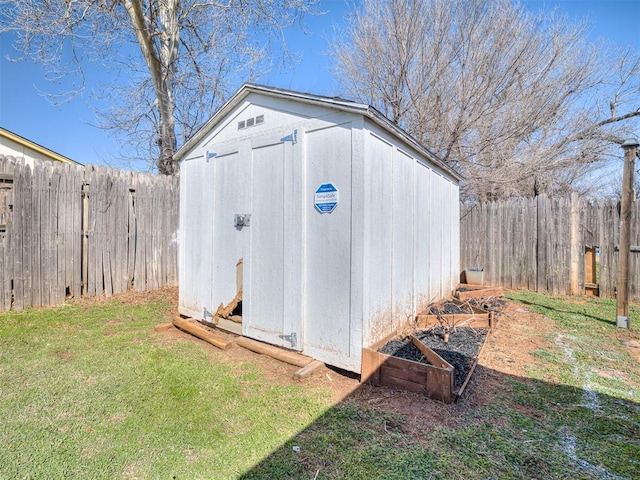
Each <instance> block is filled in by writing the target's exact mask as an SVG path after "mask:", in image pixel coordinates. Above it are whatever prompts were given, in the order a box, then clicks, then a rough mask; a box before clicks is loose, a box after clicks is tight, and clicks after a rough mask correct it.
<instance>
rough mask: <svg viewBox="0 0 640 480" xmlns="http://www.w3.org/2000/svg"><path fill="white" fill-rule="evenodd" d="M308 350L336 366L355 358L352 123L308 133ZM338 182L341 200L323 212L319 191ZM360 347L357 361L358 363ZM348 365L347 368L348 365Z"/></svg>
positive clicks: (306, 211) (306, 313) (306, 297)
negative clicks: (318, 205)
mask: <svg viewBox="0 0 640 480" xmlns="http://www.w3.org/2000/svg"><path fill="white" fill-rule="evenodd" d="M304 143H305V152H306V155H305V156H306V174H305V176H306V182H305V185H306V186H305V191H306V193H305V198H304V211H305V217H306V222H305V223H306V229H305V230H306V231H305V248H304V255H305V291H304V298H305V302H304V309H305V313H304V318H305V322H304V324H305V331H304V342H305V352H306V353H308V354H310V355H312V356H313V357H315V358H317V359H319V360H322V361H326V362H328V363H331V364H333V365H339V366H342V365H345V364H346V365H353V364H354V363H353V360H352V358H351V357H353V356H354V355H356V352H353V351H352V348H351V334H352V330H351V319H352V317H351V311H350V307H351V304H350V301H351V275H350V268H349V266H350V264H351V124H350V123H346V124H341V125H334V126H331V127H329V128H321V129H319V130H309V131H307V132H306V133H305V135H304ZM323 183H333V184H334V185H335V186H336V188H337V189H338V194H339V202H338V205H337V207H336V209H335V210H334V211H333V212H332V213H324V214H323V213H320V212H319V211H318V210H316V208H315V206H314V201H313V198H314V194H315V191H316V190H317V189H318V187H319V186H320V185H322V184H323ZM359 355H360V352H359V351H358V352H357V357H358V359H357V365H358V366H359ZM343 368H346V367H343Z"/></svg>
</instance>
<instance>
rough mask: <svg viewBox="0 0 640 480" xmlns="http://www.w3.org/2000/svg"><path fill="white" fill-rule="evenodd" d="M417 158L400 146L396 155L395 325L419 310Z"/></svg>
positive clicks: (394, 223) (393, 228) (394, 174)
mask: <svg viewBox="0 0 640 480" xmlns="http://www.w3.org/2000/svg"><path fill="white" fill-rule="evenodd" d="M416 163H417V162H416V160H415V159H414V158H413V157H411V156H410V155H409V154H407V153H405V152H403V151H402V150H400V149H396V150H395V152H394V156H393V198H392V206H393V224H392V233H393V238H392V247H391V252H392V256H393V258H392V264H391V265H392V279H391V286H392V292H391V302H392V303H391V304H392V320H393V324H392V327H393V329H397V328H398V327H399V326H400V325H401V324H402V323H403V322H404V321H407V320H410V319H412V318H413V317H414V315H415V314H416V312H415V310H414V304H413V292H414V286H413V264H414V257H413V249H414V246H413V242H414V230H415V228H414V220H413V215H414V213H413V210H414V201H413V198H414V194H415V185H414V181H413V176H414V169H415V168H424V167H419V166H416Z"/></svg>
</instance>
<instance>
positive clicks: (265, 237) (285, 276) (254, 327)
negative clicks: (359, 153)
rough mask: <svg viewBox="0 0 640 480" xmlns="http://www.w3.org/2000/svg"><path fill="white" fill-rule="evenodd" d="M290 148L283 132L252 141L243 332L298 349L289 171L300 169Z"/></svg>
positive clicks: (293, 196)
mask: <svg viewBox="0 0 640 480" xmlns="http://www.w3.org/2000/svg"><path fill="white" fill-rule="evenodd" d="M296 148H297V149H300V146H299V145H296V144H295V142H293V141H291V138H287V137H284V138H280V137H276V138H273V139H261V140H257V141H253V142H252V147H251V154H250V155H251V162H250V165H251V167H250V168H251V209H250V214H251V218H250V226H249V228H247V229H246V231H247V232H248V233H249V234H250V242H249V243H250V244H249V255H245V265H244V275H245V280H244V281H245V300H244V301H243V334H244V335H246V336H249V337H252V338H255V339H257V340H261V341H264V342H268V343H271V344H274V345H278V346H282V347H286V348H290V349H293V350H300V349H301V348H302V329H301V325H302V316H301V288H302V287H301V285H300V284H301V282H302V278H301V273H300V271H301V266H300V264H301V254H300V252H301V228H300V225H301V223H302V222H301V220H300V219H301V215H302V212H301V208H300V205H299V201H300V198H299V196H298V195H297V192H299V191H300V187H299V185H300V184H301V182H300V179H296V178H295V176H296V175H298V173H300V172H301V171H302V170H301V167H300V166H299V162H295V161H294V157H296V155H294V151H295V149H296ZM296 185H298V186H297V187H296ZM245 245H246V244H245ZM296 277H297V278H296Z"/></svg>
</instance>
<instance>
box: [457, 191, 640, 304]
mask: <svg viewBox="0 0 640 480" xmlns="http://www.w3.org/2000/svg"><path fill="white" fill-rule="evenodd" d="M572 202H573V203H572ZM461 212H462V216H461V221H460V238H461V245H460V260H461V266H462V268H467V267H483V268H484V280H485V283H486V284H491V285H502V286H505V287H510V288H522V289H528V290H534V291H539V292H549V293H553V294H563V295H565V294H571V293H576V291H577V292H578V293H579V292H584V289H585V249H586V248H587V247H588V248H596V247H597V248H598V249H599V251H600V255H599V263H600V269H599V277H598V283H599V291H600V295H601V296H606V297H613V296H615V289H616V284H617V272H618V257H619V255H618V250H617V248H618V245H619V239H618V237H619V230H620V213H619V204H618V203H617V202H616V201H614V200H608V201H605V200H596V201H584V200H578V198H577V197H576V196H574V198H573V199H571V198H548V197H546V196H545V195H540V196H538V197H536V198H533V199H527V198H514V199H509V200H504V201H497V202H488V203H480V204H464V205H462V207H461ZM639 212H640V202H636V203H635V204H634V206H633V217H632V222H631V238H632V242H631V243H632V244H633V245H640V226H639V225H638V219H639V217H638V215H639ZM572 225H573V227H572ZM630 272H631V275H630V279H629V295H630V298H631V299H633V300H635V301H640V253H635V254H632V255H631V260H630Z"/></svg>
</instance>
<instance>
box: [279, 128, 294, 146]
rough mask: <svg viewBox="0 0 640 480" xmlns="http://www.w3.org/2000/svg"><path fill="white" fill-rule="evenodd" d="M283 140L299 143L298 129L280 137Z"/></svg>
mask: <svg viewBox="0 0 640 480" xmlns="http://www.w3.org/2000/svg"><path fill="white" fill-rule="evenodd" d="M280 141H281V142H291V143H292V144H293V145H295V144H296V143H298V130H294V131H293V132H291V133H290V134H289V135H287V136H286V137H282V138H281V139H280Z"/></svg>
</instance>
